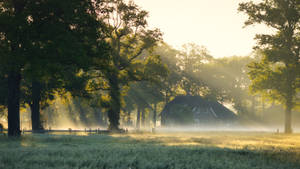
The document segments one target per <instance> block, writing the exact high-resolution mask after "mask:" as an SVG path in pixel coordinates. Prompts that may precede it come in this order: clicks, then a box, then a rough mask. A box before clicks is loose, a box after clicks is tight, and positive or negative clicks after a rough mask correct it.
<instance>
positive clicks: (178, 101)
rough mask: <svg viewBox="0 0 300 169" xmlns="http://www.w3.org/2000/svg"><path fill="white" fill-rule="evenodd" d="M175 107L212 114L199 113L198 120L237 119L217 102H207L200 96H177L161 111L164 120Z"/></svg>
mask: <svg viewBox="0 0 300 169" xmlns="http://www.w3.org/2000/svg"><path fill="white" fill-rule="evenodd" d="M176 106H183V107H189V108H190V109H191V110H195V109H196V108H199V109H200V108H201V109H206V110H209V111H210V112H212V113H210V114H207V115H205V113H202V115H201V113H200V115H199V117H200V118H210V119H212V118H213V119H219V120H233V119H236V117H237V116H236V114H235V113H234V112H232V111H231V110H229V109H228V108H226V107H225V106H223V105H222V104H220V103H219V102H217V101H212V100H208V99H205V98H203V97H201V96H177V97H175V98H174V99H173V100H172V101H171V102H169V103H168V104H167V105H166V106H165V107H164V109H163V111H162V115H163V116H164V118H166V120H168V118H169V117H171V116H172V113H173V112H172V111H174V107H176ZM175 110H176V108H175ZM170 115H171V116H170ZM208 116H210V117H208Z"/></svg>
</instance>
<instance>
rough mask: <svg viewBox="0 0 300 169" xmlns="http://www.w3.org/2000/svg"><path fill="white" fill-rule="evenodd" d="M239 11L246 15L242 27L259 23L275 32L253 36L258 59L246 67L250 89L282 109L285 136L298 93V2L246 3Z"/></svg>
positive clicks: (299, 26) (299, 50)
mask: <svg viewBox="0 0 300 169" xmlns="http://www.w3.org/2000/svg"><path fill="white" fill-rule="evenodd" d="M239 11H242V12H245V13H246V14H247V15H248V20H247V21H246V22H245V25H246V26H248V25H252V24H261V23H262V24H265V25H267V26H268V27H271V28H273V29H274V30H275V31H276V33H275V34H262V35H257V36H256V39H257V41H258V45H257V47H256V48H257V49H260V50H261V51H262V59H261V60H260V61H256V62H253V63H251V64H250V65H249V69H250V72H249V75H250V79H251V80H252V84H251V86H250V87H251V90H252V91H253V92H254V93H257V92H260V93H263V94H267V95H270V96H272V97H271V98H273V99H274V100H276V101H279V102H281V103H282V104H284V105H285V133H291V132H292V127H291V119H292V117H291V111H292V109H293V108H294V107H295V105H296V103H297V102H298V101H299V98H297V92H299V89H300V85H299V84H300V55H299V52H300V41H299V40H300V36H299V31H300V1H299V0H264V1H263V2H261V3H258V4H255V3H253V2H247V3H241V4H240V6H239Z"/></svg>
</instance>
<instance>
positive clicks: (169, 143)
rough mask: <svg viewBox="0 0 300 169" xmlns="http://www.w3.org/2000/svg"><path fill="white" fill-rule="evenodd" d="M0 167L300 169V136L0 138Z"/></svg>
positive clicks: (203, 134) (214, 134)
mask: <svg viewBox="0 0 300 169" xmlns="http://www.w3.org/2000/svg"><path fill="white" fill-rule="evenodd" d="M0 168H1V169H2V168H3V169H12V168H25V169H26V168H28V169H29V168H30V169H35V168H36V169H40V168H43V169H47V168H60V169H63V168H72V169H73V168H86V169H88V168H122V169H123V168H124V169H129V168H131V169H133V168H139V169H140V168H156V169H157V168H162V169H163V168H203V169H227V168H239V169H242V168H243V169H245V168H263V169H274V168H284V169H287V168H292V169H297V168H300V135H299V134H296V135H281V134H280V135H279V134H270V133H237V132H226V133H222V132H201V133H199V132H198V133H196V132H195V133H157V134H150V133H148V134H125V135H90V136H67V135H25V136H23V137H22V138H20V139H9V138H7V137H4V136H0Z"/></svg>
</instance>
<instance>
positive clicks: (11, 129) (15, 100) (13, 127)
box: [8, 71, 21, 136]
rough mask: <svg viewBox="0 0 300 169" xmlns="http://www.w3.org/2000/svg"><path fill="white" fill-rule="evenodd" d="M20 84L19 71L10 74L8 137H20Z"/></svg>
mask: <svg viewBox="0 0 300 169" xmlns="http://www.w3.org/2000/svg"><path fill="white" fill-rule="evenodd" d="M20 82H21V74H20V72H19V71H10V72H9V74H8V136H20V135H21V131H20Z"/></svg>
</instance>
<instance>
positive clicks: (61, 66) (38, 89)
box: [0, 0, 300, 136]
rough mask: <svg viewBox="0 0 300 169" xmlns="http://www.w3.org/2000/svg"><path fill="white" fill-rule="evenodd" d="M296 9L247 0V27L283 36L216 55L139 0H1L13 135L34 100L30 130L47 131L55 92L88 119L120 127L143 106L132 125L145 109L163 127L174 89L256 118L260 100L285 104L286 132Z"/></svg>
mask: <svg viewBox="0 0 300 169" xmlns="http://www.w3.org/2000/svg"><path fill="white" fill-rule="evenodd" d="M299 8H300V5H299V1H298V0H286V1H281V0H272V1H269V0H265V1H263V2H261V3H259V4H254V3H252V2H249V3H242V4H240V8H239V10H240V11H242V12H245V13H246V14H248V16H249V18H248V20H247V21H246V25H251V24H255V23H264V24H266V25H267V26H269V27H272V28H274V29H275V30H276V34H275V35H258V36H257V39H258V44H257V48H256V52H255V53H254V57H252V56H251V57H230V58H221V59H214V58H213V57H212V56H211V55H210V54H209V52H208V51H207V49H205V48H204V47H201V46H198V45H196V44H187V45H184V46H183V49H182V50H175V49H172V48H171V47H170V46H168V45H167V44H164V43H163V42H162V33H161V32H160V31H159V30H158V29H149V28H148V27H147V20H146V18H147V16H148V13H147V12H146V11H144V10H142V9H140V8H139V7H138V6H137V5H135V4H134V3H133V1H129V2H127V1H123V0H65V1H60V0H11V1H4V0H1V1H0V86H1V87H0V92H1V93H3V94H2V95H1V96H0V105H1V106H0V111H1V110H5V109H7V116H8V133H9V135H10V136H19V135H20V107H29V108H30V111H31V123H32V129H33V130H34V131H40V130H42V129H43V124H42V120H41V112H43V111H44V112H47V113H44V115H45V114H47V120H48V121H53V119H54V118H53V116H55V115H57V112H56V111H54V109H56V107H55V102H56V101H57V100H58V97H60V98H62V99H61V100H64V101H63V102H64V103H65V105H67V109H68V110H69V112H71V114H72V113H73V115H71V117H72V118H73V120H74V121H77V120H76V118H77V117H75V116H74V115H75V114H78V118H79V119H80V120H79V121H81V122H82V123H84V124H88V123H90V122H91V121H90V119H91V118H94V122H95V123H97V121H98V122H99V123H101V122H103V123H106V121H108V125H109V126H108V128H109V129H110V130H114V131H119V130H120V129H119V125H120V118H121V117H123V118H122V120H121V121H122V122H123V123H127V124H132V119H131V118H132V112H136V114H135V117H136V119H135V121H136V124H135V127H137V128H139V127H140V126H141V124H142V125H145V123H146V121H145V119H146V116H147V115H148V119H150V120H151V121H153V125H154V126H156V121H157V119H158V118H159V117H160V118H161V121H162V122H163V121H164V119H163V118H164V115H162V114H158V112H159V111H160V110H161V108H162V107H163V106H164V105H165V104H167V103H168V102H170V101H171V99H173V98H174V97H175V96H177V95H201V96H203V97H206V98H207V99H212V100H216V101H219V102H222V103H229V104H231V105H233V107H234V109H235V110H236V111H237V113H238V114H239V115H243V116H244V117H250V116H253V114H254V112H255V108H256V107H257V100H262V102H261V105H262V106H261V107H263V108H265V105H266V103H265V102H267V101H271V102H272V103H274V102H276V103H281V104H284V105H285V107H286V123H285V124H286V125H285V131H286V132H287V133H289V132H291V131H292V130H291V111H292V109H295V108H297V106H298V104H299V88H300V87H299V86H300V82H299V76H300V68H299V62H300V59H299V50H300V47H299V45H300V43H299V30H300V26H299V25H300V24H299V23H300V21H299V17H300V9H299ZM247 73H248V74H249V75H250V79H249V77H248V75H247ZM274 84H276V85H274ZM249 87H250V89H251V91H252V92H253V93H254V94H256V95H255V96H250V95H249V93H248V89H249ZM257 94H259V96H257ZM258 97H259V98H258ZM261 98H263V99H261ZM71 103H72V104H71ZM72 105H74V106H72ZM55 112H56V113H55ZM150 112H151V113H150ZM150 114H152V116H151V118H149V117H150ZM43 118H46V117H43ZM95 119H96V120H95ZM125 121H126V122H125Z"/></svg>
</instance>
